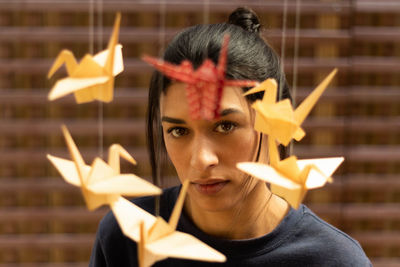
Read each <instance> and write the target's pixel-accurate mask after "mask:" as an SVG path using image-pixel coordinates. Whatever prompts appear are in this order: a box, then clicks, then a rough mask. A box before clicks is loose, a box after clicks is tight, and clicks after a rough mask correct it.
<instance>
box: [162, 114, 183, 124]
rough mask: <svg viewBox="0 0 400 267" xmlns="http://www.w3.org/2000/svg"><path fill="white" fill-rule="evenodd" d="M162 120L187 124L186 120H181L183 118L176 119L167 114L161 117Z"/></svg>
mask: <svg viewBox="0 0 400 267" xmlns="http://www.w3.org/2000/svg"><path fill="white" fill-rule="evenodd" d="M161 121H165V122H169V123H175V124H186V121H184V120H181V119H175V118H171V117H167V116H163V117H162V118H161Z"/></svg>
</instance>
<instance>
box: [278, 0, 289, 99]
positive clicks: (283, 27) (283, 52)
mask: <svg viewBox="0 0 400 267" xmlns="http://www.w3.org/2000/svg"><path fill="white" fill-rule="evenodd" d="M287 5H288V4H287V0H284V1H283V18H282V42H281V76H280V79H279V100H281V99H282V93H283V92H282V90H283V77H284V76H283V73H284V69H285V47H286V22H287Z"/></svg>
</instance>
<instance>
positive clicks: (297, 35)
mask: <svg viewBox="0 0 400 267" xmlns="http://www.w3.org/2000/svg"><path fill="white" fill-rule="evenodd" d="M300 6H301V0H296V19H295V20H296V21H295V30H294V55H293V84H292V106H293V108H294V107H295V106H296V95H297V69H298V62H299V38H300V12H301V10H300ZM293 144H294V142H293V140H292V141H291V142H290V147H289V155H293V149H294V148H293Z"/></svg>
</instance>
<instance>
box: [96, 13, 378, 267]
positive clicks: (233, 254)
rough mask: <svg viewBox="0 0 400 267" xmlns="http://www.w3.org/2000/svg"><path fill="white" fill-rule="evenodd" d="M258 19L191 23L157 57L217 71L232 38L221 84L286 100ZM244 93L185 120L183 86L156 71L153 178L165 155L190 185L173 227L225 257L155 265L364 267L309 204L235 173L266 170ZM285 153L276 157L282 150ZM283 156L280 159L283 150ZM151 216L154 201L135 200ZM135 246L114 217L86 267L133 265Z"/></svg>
mask: <svg viewBox="0 0 400 267" xmlns="http://www.w3.org/2000/svg"><path fill="white" fill-rule="evenodd" d="M259 31H260V23H259V20H258V18H257V16H256V15H255V13H254V12H253V11H251V10H249V9H245V8H239V9H237V10H235V11H234V12H233V13H232V14H231V15H230V17H229V23H223V24H215V25H198V26H195V27H191V28H188V29H186V30H184V31H183V32H181V33H180V34H178V35H177V36H176V37H175V38H174V39H173V40H172V42H171V43H170V44H169V46H168V48H167V49H166V51H165V54H164V60H166V61H168V62H171V63H175V64H180V63H181V62H182V61H183V60H189V61H190V62H191V63H192V64H193V66H194V68H197V67H198V66H199V65H200V64H201V63H202V62H203V61H204V60H205V59H206V58H210V59H211V60H212V61H213V62H214V63H215V64H216V63H217V61H218V58H219V52H220V49H221V42H222V39H223V36H225V35H226V34H229V36H230V41H229V49H228V62H227V67H226V79H241V80H256V81H263V80H265V79H267V78H274V79H275V80H277V81H281V82H282V83H284V84H283V86H281V88H282V90H283V91H282V93H281V95H282V96H283V98H290V94H289V90H288V86H287V84H286V80H285V78H284V74H283V73H281V72H280V69H281V68H280V65H279V60H278V57H277V55H276V53H275V52H274V51H273V50H272V49H271V48H270V47H269V46H268V45H267V44H266V43H265V41H264V40H263V39H262V38H261V37H260V36H259ZM247 89H248V88H239V87H233V86H227V87H225V88H224V90H223V95H222V99H221V102H220V110H219V113H220V116H219V117H218V118H216V119H214V120H211V121H209V120H195V119H192V117H191V116H189V107H188V104H187V101H184V99H186V92H185V84H183V83H180V82H176V81H171V80H170V79H168V78H167V77H165V76H163V75H162V74H161V73H159V72H155V73H154V75H153V77H152V81H151V85H150V92H149V106H148V141H149V142H148V144H149V150H150V157H151V164H152V167H153V177H159V176H160V175H161V174H162V170H163V169H164V168H165V160H164V158H166V157H164V156H163V153H165V152H166V156H168V157H169V159H170V161H171V162H172V164H173V166H174V167H175V169H176V171H177V174H178V177H179V179H180V181H181V182H183V181H185V180H189V181H190V185H189V188H188V195H187V197H186V200H185V204H184V209H183V212H182V216H181V218H180V221H179V224H178V228H177V230H179V231H183V232H188V233H190V234H192V235H194V236H195V237H197V238H198V239H200V240H202V241H204V242H205V243H207V244H208V245H210V246H212V247H214V248H216V249H217V250H219V251H220V252H222V253H223V254H225V256H226V257H227V262H225V263H223V264H221V263H219V264H217V263H206V262H195V261H188V260H177V259H167V260H164V261H160V262H158V263H156V264H155V265H154V266H213V265H218V266H219V265H224V266H266V265H269V266H370V265H371V263H370V262H369V260H368V258H367V257H366V256H365V254H364V252H363V250H362V248H361V247H360V245H359V244H358V243H357V241H355V240H353V239H351V238H350V237H349V236H347V235H346V234H345V233H343V232H341V231H340V230H338V229H336V228H334V227H333V226H331V225H329V224H327V223H326V222H324V221H322V220H321V219H319V218H318V217H317V216H316V215H315V214H313V213H312V212H311V211H310V210H309V209H308V208H307V207H305V206H301V207H300V208H299V209H298V210H294V209H290V207H289V206H288V204H287V202H286V201H285V200H283V199H281V198H279V197H278V196H276V195H274V194H272V193H271V192H270V190H269V189H268V187H267V185H266V184H265V183H264V182H261V181H260V180H257V179H254V178H252V177H249V176H247V175H245V174H244V173H242V172H241V171H239V170H238V169H237V168H236V163H238V162H243V161H259V162H263V163H268V155H267V146H266V143H267V142H266V140H267V139H266V138H267V137H266V136H261V135H259V134H258V133H257V132H256V131H254V128H253V125H254V117H255V113H254V111H253V110H252V109H251V108H250V104H251V103H252V101H254V100H255V99H260V98H261V97H262V95H260V94H256V95H251V96H249V97H248V98H245V97H243V96H242V94H243V92H244V91H246V90H247ZM282 152H283V151H282ZM282 154H284V153H282ZM179 190H180V187H174V188H170V189H166V190H164V193H163V195H162V196H161V201H160V207H159V210H160V215H161V216H162V217H163V218H164V219H168V218H169V216H170V213H171V211H172V208H173V206H174V204H175V201H176V198H177V196H178V194H179ZM133 202H134V203H135V204H136V205H138V206H140V207H142V208H143V209H145V210H147V211H149V212H152V213H154V198H153V197H145V198H139V199H136V200H134V201H133ZM136 254H137V250H136V244H135V243H134V242H133V241H131V240H130V239H128V238H126V237H125V236H124V235H123V234H122V233H121V230H120V229H119V227H118V223H117V222H116V220H115V218H114V216H113V214H112V213H109V214H108V215H106V217H105V218H104V219H103V220H102V222H101V223H100V227H99V230H98V233H97V238H96V242H95V245H94V248H93V254H92V257H91V266H136V265H137V258H136Z"/></svg>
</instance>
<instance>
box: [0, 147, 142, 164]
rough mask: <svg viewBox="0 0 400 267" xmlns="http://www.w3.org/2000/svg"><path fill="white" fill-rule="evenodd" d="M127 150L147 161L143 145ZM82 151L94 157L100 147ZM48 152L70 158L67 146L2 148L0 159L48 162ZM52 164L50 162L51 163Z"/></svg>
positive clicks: (86, 156) (89, 156)
mask: <svg viewBox="0 0 400 267" xmlns="http://www.w3.org/2000/svg"><path fill="white" fill-rule="evenodd" d="M125 149H126V150H127V151H129V152H130V153H131V155H132V156H133V157H134V158H135V159H136V160H137V161H147V160H148V158H147V150H146V149H145V148H144V147H143V148H141V147H139V148H138V147H135V148H131V147H125ZM80 152H81V154H82V155H83V157H84V158H85V159H86V158H88V159H91V160H92V159H94V158H95V157H97V156H98V153H99V152H98V149H97V148H83V149H82V148H80ZM104 152H105V153H107V150H106V149H105V150H104ZM46 154H52V155H54V156H58V157H62V158H67V159H69V158H70V156H69V154H68V150H67V148H65V149H61V148H58V149H49V150H43V149H27V148H26V149H12V150H11V149H10V150H2V153H0V161H2V162H3V163H5V162H8V163H12V162H14V163H18V164H23V163H25V164H26V163H44V162H48V160H47V158H46ZM86 163H87V164H91V161H87V162H86ZM49 164H50V163H49Z"/></svg>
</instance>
